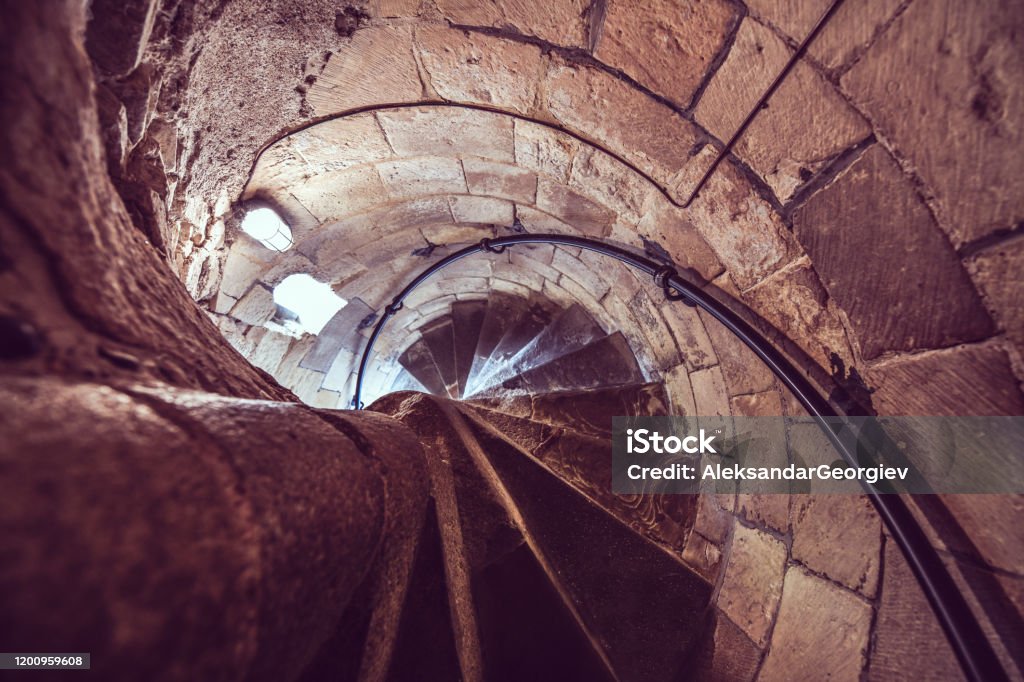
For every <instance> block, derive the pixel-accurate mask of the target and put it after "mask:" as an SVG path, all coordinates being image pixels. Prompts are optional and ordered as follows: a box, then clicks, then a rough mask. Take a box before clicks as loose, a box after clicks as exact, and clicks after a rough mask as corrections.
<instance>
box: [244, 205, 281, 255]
mask: <svg viewBox="0 0 1024 682" xmlns="http://www.w3.org/2000/svg"><path fill="white" fill-rule="evenodd" d="M242 229H243V230H244V231H245V233H246V234H248V235H249V236H251V237H253V238H255V239H258V240H259V242H260V243H261V244H263V246H265V247H267V248H268V249H273V250H275V251H287V250H288V249H290V248H291V247H292V231H291V229H289V227H288V224H287V223H285V222H284V221H283V220H281V216H279V215H277V213H276V212H274V209H272V208H255V209H253V210H251V211H249V212H248V213H246V214H245V218H243V219H242Z"/></svg>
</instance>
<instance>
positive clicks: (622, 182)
mask: <svg viewBox="0 0 1024 682" xmlns="http://www.w3.org/2000/svg"><path fill="white" fill-rule="evenodd" d="M569 185H570V186H571V187H572V188H573V189H574V190H576V191H577V192H579V193H581V194H584V195H586V196H588V197H590V198H591V199H592V200H594V201H595V202H596V203H598V204H600V205H602V206H607V207H608V208H610V209H611V210H613V211H615V213H616V214H617V216H618V219H619V220H620V221H623V222H625V223H628V224H630V225H635V224H636V222H637V221H638V220H640V216H641V214H642V213H643V210H644V209H643V206H644V203H645V201H646V199H647V196H648V195H649V194H651V192H657V191H658V190H657V188H656V187H655V185H653V184H652V183H651V182H650V181H649V180H647V179H646V178H644V177H643V176H642V175H640V174H638V173H637V172H635V171H634V170H632V169H631V168H629V166H626V165H625V164H624V163H622V162H621V161H619V160H618V159H615V158H614V157H612V156H610V155H608V154H605V153H604V152H601V151H599V150H597V149H593V148H590V147H586V148H584V149H582V150H581V151H580V152H579V153H578V154H577V155H576V158H575V160H574V162H573V164H572V171H571V173H570V177H569Z"/></svg>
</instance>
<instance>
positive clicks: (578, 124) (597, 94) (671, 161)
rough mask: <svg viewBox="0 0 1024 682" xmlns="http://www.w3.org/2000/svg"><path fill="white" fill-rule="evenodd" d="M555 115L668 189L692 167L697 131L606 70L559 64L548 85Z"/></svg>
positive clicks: (549, 102)
mask: <svg viewBox="0 0 1024 682" xmlns="http://www.w3.org/2000/svg"><path fill="white" fill-rule="evenodd" d="M543 89H544V93H545V106H546V107H547V111H548V113H549V114H551V116H553V117H554V118H555V120H557V121H558V122H559V123H561V124H562V125H564V126H566V127H567V128H569V129H570V130H572V131H574V132H576V133H578V134H579V135H581V136H583V137H584V138H585V139H591V140H600V141H601V143H602V145H603V146H604V147H605V148H606V149H608V150H609V151H611V152H613V153H614V154H616V155H618V156H620V157H622V158H623V159H625V160H626V161H628V162H629V163H631V164H632V165H634V166H635V167H636V168H638V169H639V170H640V171H641V172H643V173H644V174H646V175H648V176H649V177H651V178H652V179H653V180H654V181H655V182H657V183H658V184H660V185H662V186H666V185H667V184H668V183H669V181H670V179H671V178H672V177H673V176H674V175H675V174H676V173H677V172H678V171H679V170H680V169H681V168H682V167H683V166H684V165H685V164H686V162H687V161H688V160H689V158H690V154H691V150H692V149H693V147H694V144H695V143H696V142H697V139H698V135H697V130H696V128H695V127H694V126H693V125H692V124H691V123H690V122H689V121H687V120H686V119H684V118H683V117H682V116H680V115H679V114H677V113H675V112H674V111H673V110H672V109H671V108H669V107H668V106H667V105H665V104H662V103H661V102H658V101H657V100H655V99H653V98H651V97H648V96H647V95H644V94H643V93H641V92H639V91H638V90H636V89H634V88H632V87H630V86H629V85H628V84H626V83H625V82H623V81H622V80H620V79H618V78H616V77H615V76H613V75H611V74H609V73H606V72H604V71H601V70H598V69H593V68H590V67H585V66H576V65H570V64H566V63H560V62H555V63H553V64H552V66H551V68H550V69H549V71H548V75H547V79H546V81H545V83H544V88H543Z"/></svg>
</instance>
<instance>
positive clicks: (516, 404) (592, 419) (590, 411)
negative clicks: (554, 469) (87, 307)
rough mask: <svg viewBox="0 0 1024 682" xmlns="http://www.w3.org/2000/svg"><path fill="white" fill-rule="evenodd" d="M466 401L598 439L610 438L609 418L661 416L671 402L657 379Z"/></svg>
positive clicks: (610, 421) (666, 412)
mask: <svg viewBox="0 0 1024 682" xmlns="http://www.w3.org/2000/svg"><path fill="white" fill-rule="evenodd" d="M467 402H468V404H470V405H480V406H481V407H485V408H489V409H491V410H495V411H498V412H502V413H505V414H509V415H516V416H519V417H526V418H528V419H530V420H532V421H534V422H539V423H543V424H550V425H553V426H563V425H571V426H572V428H573V429H574V430H576V431H579V432H580V433H584V434H587V435H591V436H597V437H599V438H610V437H611V435H612V417H619V416H633V415H649V416H663V415H667V414H669V405H670V404H671V403H670V402H669V397H668V392H667V391H666V389H665V386H664V384H662V383H661V382H655V383H645V384H631V385H627V386H615V387H611V388H596V389H590V390H587V391H556V392H550V393H538V394H535V395H526V394H517V395H499V396H494V397H480V398H477V397H473V398H472V399H471V400H469V401H467Z"/></svg>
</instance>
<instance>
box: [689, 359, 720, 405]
mask: <svg viewBox="0 0 1024 682" xmlns="http://www.w3.org/2000/svg"><path fill="white" fill-rule="evenodd" d="M690 384H691V385H692V386H693V397H694V400H695V401H696V403H697V415H698V416H701V417H728V416H729V415H730V411H729V394H728V393H727V392H726V390H725V380H724V379H723V378H722V369H721V368H720V367H717V366H716V367H709V368H707V369H701V370H698V371H696V372H691V373H690Z"/></svg>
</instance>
